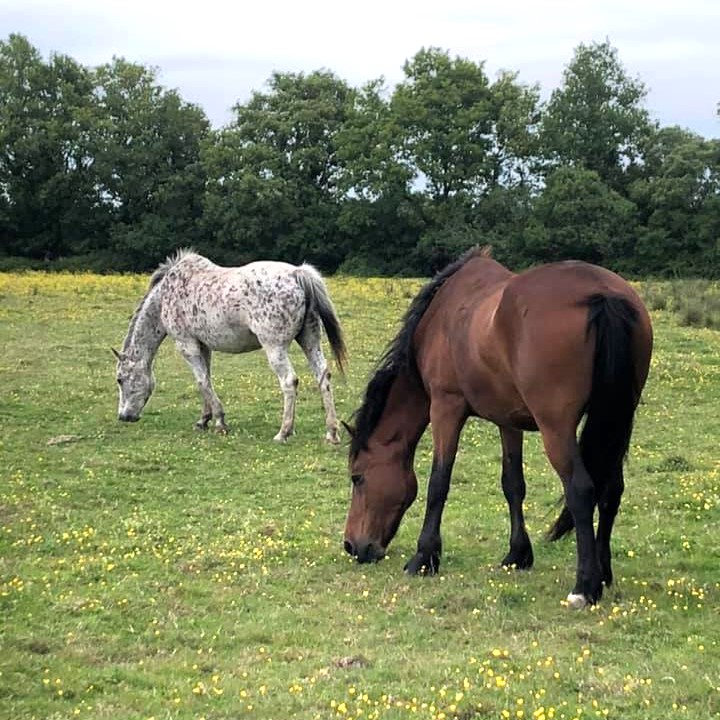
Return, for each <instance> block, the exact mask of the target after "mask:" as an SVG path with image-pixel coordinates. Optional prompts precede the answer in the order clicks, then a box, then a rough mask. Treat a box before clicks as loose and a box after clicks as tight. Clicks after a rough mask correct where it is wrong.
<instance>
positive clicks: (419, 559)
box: [405, 396, 467, 575]
mask: <svg viewBox="0 0 720 720" xmlns="http://www.w3.org/2000/svg"><path fill="white" fill-rule="evenodd" d="M466 419H467V405H466V403H465V399H464V398H457V397H454V396H445V397H443V399H442V400H441V401H438V400H436V399H433V400H432V401H431V404H430V422H431V424H432V437H433V461H432V470H431V472H430V481H429V482H428V495H427V504H426V507H425V519H424V521H423V526H422V530H421V531H420V537H419V538H418V543H417V551H416V553H415V555H414V556H413V557H412V558H411V559H410V560H409V561H408V563H407V564H406V565H405V572H406V573H408V574H409V575H416V574H417V573H427V574H428V575H434V574H435V573H436V572H437V571H438V570H439V568H440V556H441V554H442V539H441V537H440V522H441V521H442V513H443V509H444V508H445V501H446V500H447V496H448V492H449V491H450V476H451V475H452V469H453V465H454V464H455V456H456V455H457V447H458V441H459V439H460V431H461V430H462V427H463V425H464V424H465V420H466Z"/></svg>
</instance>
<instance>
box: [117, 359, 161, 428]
mask: <svg viewBox="0 0 720 720" xmlns="http://www.w3.org/2000/svg"><path fill="white" fill-rule="evenodd" d="M111 350H112V352H113V355H115V357H116V358H117V367H116V370H115V377H116V380H117V384H118V393H119V400H118V420H122V421H123V422H136V421H137V420H139V419H140V413H141V412H142V410H143V408H144V407H145V405H146V403H147V401H148V400H149V399H150V396H151V395H152V392H153V390H154V389H155V378H154V377H153V373H152V369H151V366H150V363H149V362H148V361H147V358H144V357H142V356H141V355H139V354H137V353H133V352H118V351H117V350H115V348H111Z"/></svg>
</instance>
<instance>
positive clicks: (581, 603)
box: [567, 593, 588, 610]
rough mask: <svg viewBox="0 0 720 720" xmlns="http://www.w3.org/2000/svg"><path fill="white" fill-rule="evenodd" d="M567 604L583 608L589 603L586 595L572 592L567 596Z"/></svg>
mask: <svg viewBox="0 0 720 720" xmlns="http://www.w3.org/2000/svg"><path fill="white" fill-rule="evenodd" d="M567 604H568V607H569V608H571V609H573V610H582V609H583V608H584V607H585V606H586V605H587V604H588V601H587V598H586V597H585V596H584V595H576V594H575V593H570V594H569V595H568V596H567Z"/></svg>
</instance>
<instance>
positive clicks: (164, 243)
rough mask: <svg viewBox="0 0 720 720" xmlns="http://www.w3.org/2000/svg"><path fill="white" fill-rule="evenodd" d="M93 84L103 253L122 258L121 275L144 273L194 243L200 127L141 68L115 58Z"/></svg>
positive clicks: (200, 186) (203, 132) (202, 123)
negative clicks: (105, 222)
mask: <svg viewBox="0 0 720 720" xmlns="http://www.w3.org/2000/svg"><path fill="white" fill-rule="evenodd" d="M94 79H95V97H96V114H97V124H96V128H95V130H96V132H95V135H94V138H93V139H94V153H95V158H96V165H97V168H96V171H97V175H98V183H99V187H100V192H101V196H102V199H103V203H104V205H105V207H106V208H107V209H108V211H109V213H110V215H111V218H112V222H113V227H112V231H111V249H112V250H113V251H114V252H116V253H121V254H122V255H123V256H124V257H126V258H127V260H128V262H129V263H130V264H129V268H128V269H130V268H133V269H144V268H146V267H149V266H152V265H154V264H156V263H157V261H158V260H159V259H161V258H162V257H163V256H164V255H166V254H167V253H169V252H171V251H172V250H174V249H175V248H177V247H178V245H185V244H191V243H193V242H194V241H195V240H196V238H197V234H198V221H199V218H200V216H201V213H202V193H203V190H204V186H205V176H204V174H203V171H202V166H201V164H200V147H201V143H202V142H203V140H204V138H205V137H206V136H207V133H208V121H207V118H206V117H205V114H204V113H203V111H202V110H201V109H200V108H198V107H197V106H195V105H192V104H191V103H186V102H185V101H183V100H182V99H181V98H180V96H179V95H178V93H177V92H176V91H174V90H165V89H164V88H162V87H161V86H160V85H158V83H157V77H156V73H155V71H154V70H152V69H150V68H147V67H145V66H143V65H137V64H134V63H129V62H127V61H126V60H124V59H122V58H115V59H114V60H113V61H112V62H111V63H108V64H106V65H102V66H100V67H98V68H97V69H96V70H95V73H94ZM105 247H107V246H105ZM100 249H102V248H100Z"/></svg>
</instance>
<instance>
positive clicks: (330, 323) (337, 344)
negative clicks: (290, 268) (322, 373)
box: [297, 263, 347, 373]
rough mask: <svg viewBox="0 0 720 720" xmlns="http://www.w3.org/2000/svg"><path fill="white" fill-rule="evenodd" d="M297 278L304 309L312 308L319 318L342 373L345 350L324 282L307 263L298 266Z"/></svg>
mask: <svg viewBox="0 0 720 720" xmlns="http://www.w3.org/2000/svg"><path fill="white" fill-rule="evenodd" d="M297 278H298V281H299V282H300V285H301V286H302V288H303V290H304V292H305V302H306V307H307V308H308V309H310V308H314V309H315V310H316V311H317V313H318V315H319V316H320V320H321V322H322V324H323V327H324V328H325V334H326V335H327V339H328V342H329V343H330V348H331V349H332V353H333V356H334V358H335V362H337V365H338V368H339V369H340V372H341V373H344V372H345V366H346V365H347V348H346V346H345V339H344V337H343V330H342V327H341V325H340V320H339V319H338V316H337V313H336V312H335V306H334V305H333V303H332V300H331V299H330V295H329V294H328V291H327V286H326V285H325V281H324V280H323V278H322V275H320V273H319V272H318V271H317V270H316V269H315V268H314V267H313V266H312V265H309V264H308V263H303V264H302V265H301V266H300V268H299V269H298V272H297Z"/></svg>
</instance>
